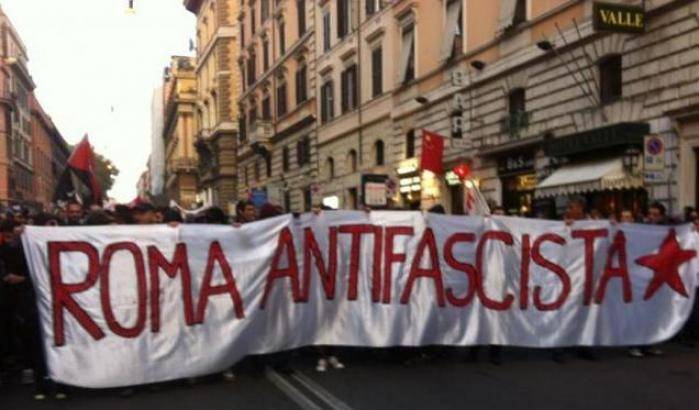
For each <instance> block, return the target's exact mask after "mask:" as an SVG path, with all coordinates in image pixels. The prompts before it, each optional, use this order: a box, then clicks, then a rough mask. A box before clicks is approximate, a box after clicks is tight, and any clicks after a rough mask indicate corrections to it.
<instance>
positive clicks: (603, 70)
mask: <svg viewBox="0 0 699 410" xmlns="http://www.w3.org/2000/svg"><path fill="white" fill-rule="evenodd" d="M599 79H600V81H599V97H600V102H601V103H602V104H608V103H611V102H614V101H617V100H619V99H620V98H621V92H622V77H621V55H620V54H615V55H611V56H607V57H604V58H603V59H602V60H600V63H599Z"/></svg>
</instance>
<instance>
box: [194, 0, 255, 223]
mask: <svg viewBox="0 0 699 410" xmlns="http://www.w3.org/2000/svg"><path fill="white" fill-rule="evenodd" d="M240 3H241V2H240V1H238V0H185V1H184V5H185V7H186V8H187V10H189V11H190V12H192V13H194V14H195V15H196V16H197V41H196V47H197V60H196V61H197V62H196V69H195V71H196V82H197V108H196V114H195V119H196V121H195V122H196V134H195V135H196V138H195V146H196V149H197V155H198V158H199V162H198V165H199V169H198V200H199V201H201V202H203V203H205V204H215V205H218V206H220V207H222V208H223V209H226V210H230V209H232V205H233V203H234V201H235V200H236V197H237V195H236V189H237V187H236V182H237V181H236V171H237V164H236V147H237V140H238V122H237V118H238V105H237V103H236V101H237V99H238V95H239V94H240V86H241V84H242V82H241V78H240V73H239V71H238V65H237V64H236V59H237V56H238V55H239V50H238V47H239V41H238V40H237V39H238V37H239V34H238V25H237V16H238V14H239V10H240V8H241V5H240Z"/></svg>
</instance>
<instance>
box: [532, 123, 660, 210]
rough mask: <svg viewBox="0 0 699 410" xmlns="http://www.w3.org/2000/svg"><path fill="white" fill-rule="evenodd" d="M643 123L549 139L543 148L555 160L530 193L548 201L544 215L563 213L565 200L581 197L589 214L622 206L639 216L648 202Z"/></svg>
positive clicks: (647, 132) (645, 125)
mask: <svg viewBox="0 0 699 410" xmlns="http://www.w3.org/2000/svg"><path fill="white" fill-rule="evenodd" d="M649 131H650V129H649V126H648V124H645V123H619V124H614V125H610V126H606V127H602V128H597V129H593V130H589V131H585V132H582V133H577V134H573V135H569V136H564V137H560V138H554V139H552V140H551V141H550V143H549V144H548V146H547V148H546V151H547V152H546V153H547V155H548V156H549V158H556V159H557V162H558V163H559V164H563V165H561V166H560V167H558V168H556V169H551V170H549V172H548V176H547V177H546V178H543V179H542V180H541V181H540V182H539V183H538V184H537V185H536V187H535V190H534V197H535V198H536V199H537V201H539V203H541V204H544V203H548V206H549V209H548V210H544V212H545V213H547V214H548V215H553V216H554V217H558V218H560V217H562V216H563V214H564V212H565V207H566V204H567V202H568V200H569V199H570V198H571V197H573V196H580V197H583V198H585V200H586V204H587V207H588V211H589V212H590V213H591V214H592V215H598V216H599V217H601V218H608V217H610V216H612V215H615V214H617V213H618V212H620V211H621V210H622V209H629V210H632V211H633V212H634V213H635V214H636V215H640V214H641V213H642V212H643V211H644V210H645V209H646V207H647V204H648V197H649V196H648V192H647V190H646V189H645V186H644V179H643V172H642V158H641V153H642V152H643V141H644V137H645V136H646V135H648V134H649Z"/></svg>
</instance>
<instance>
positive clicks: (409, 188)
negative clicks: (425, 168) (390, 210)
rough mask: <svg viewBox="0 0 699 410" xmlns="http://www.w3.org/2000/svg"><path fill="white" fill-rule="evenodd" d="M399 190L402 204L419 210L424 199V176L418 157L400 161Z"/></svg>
mask: <svg viewBox="0 0 699 410" xmlns="http://www.w3.org/2000/svg"><path fill="white" fill-rule="evenodd" d="M396 174H397V175H398V191H399V194H400V204H401V206H402V207H403V208H405V209H409V210H419V209H420V204H421V200H422V177H421V176H420V168H419V164H418V159H417V158H410V159H406V160H403V161H401V162H399V163H398V168H397V169H396Z"/></svg>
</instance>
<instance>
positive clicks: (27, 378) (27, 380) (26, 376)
mask: <svg viewBox="0 0 699 410" xmlns="http://www.w3.org/2000/svg"><path fill="white" fill-rule="evenodd" d="M20 383H22V384H32V383H34V370H32V369H24V370H22V375H21V377H20Z"/></svg>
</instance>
